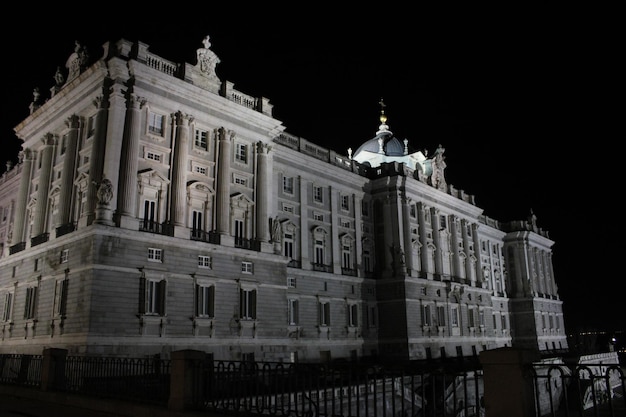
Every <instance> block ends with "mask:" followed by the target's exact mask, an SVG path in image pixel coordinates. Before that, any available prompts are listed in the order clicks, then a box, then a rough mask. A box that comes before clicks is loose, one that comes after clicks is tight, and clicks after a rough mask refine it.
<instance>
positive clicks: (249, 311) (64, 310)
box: [0, 37, 567, 361]
mask: <svg viewBox="0 0 626 417" xmlns="http://www.w3.org/2000/svg"><path fill="white" fill-rule="evenodd" d="M197 56H198V62H197V63H196V64H195V65H191V64H186V63H185V64H182V65H178V64H175V63H173V62H170V61H167V60H166V59H164V58H161V57H159V56H156V55H154V54H152V53H151V52H150V51H149V48H148V46H147V45H145V44H143V43H141V42H139V43H131V42H128V41H126V40H120V41H118V42H115V43H106V44H105V45H104V54H103V55H102V57H101V58H99V59H97V60H96V61H95V62H90V60H89V57H88V54H87V51H85V50H84V48H82V47H81V46H80V45H79V44H77V45H76V50H75V51H74V53H72V54H71V56H70V58H69V59H68V61H67V71H66V72H63V73H58V74H57V76H56V77H55V79H56V85H54V86H53V87H52V88H51V90H50V97H49V98H47V99H46V100H43V99H42V98H41V95H40V94H39V92H36V94H35V95H34V100H33V103H32V105H31V114H30V115H29V116H28V117H27V118H26V119H25V120H24V121H23V122H22V123H20V124H19V125H18V126H17V127H16V128H15V131H16V133H17V135H18V137H19V138H20V139H21V140H22V141H23V145H22V151H21V153H20V160H19V163H18V164H17V165H16V166H14V167H10V169H9V170H8V171H7V172H6V173H5V174H4V175H3V176H2V178H1V179H0V209H1V214H2V222H1V224H0V243H1V244H2V247H1V249H2V250H1V257H0V308H1V309H2V310H1V311H2V317H0V330H1V334H0V353H35V354H38V353H40V352H41V350H42V349H43V348H44V347H59V348H66V349H69V351H70V353H73V354H102V355H123V356H141V355H155V354H160V355H163V356H168V355H169V353H170V352H171V351H175V350H181V349H196V350H202V351H206V352H208V353H211V354H213V356H214V357H215V358H216V359H251V358H254V359H255V360H266V361H278V360H279V361H295V360H300V361H319V360H330V359H335V358H361V357H369V356H379V357H386V358H387V357H395V358H402V359H429V358H440V357H442V356H446V357H454V356H470V355H475V354H477V353H478V352H480V351H482V350H485V349H493V348H497V347H502V346H515V347H522V348H536V349H539V350H559V349H566V348H567V341H566V336H565V332H564V321H563V313H562V302H561V301H560V299H559V296H558V291H557V287H556V284H555V281H554V274H553V270H552V260H551V256H552V252H551V247H552V245H553V243H554V242H553V241H552V240H550V239H549V237H548V234H547V233H546V232H545V231H543V230H541V229H540V228H538V227H537V225H536V221H535V218H534V216H533V215H532V213H531V216H530V217H529V218H528V219H525V220H521V221H517V222H508V223H501V222H499V221H497V220H494V219H491V218H488V217H486V216H484V215H483V214H482V212H483V210H482V209H481V208H479V207H477V206H476V205H475V204H474V197H473V196H471V195H467V194H465V193H464V192H463V191H462V190H457V189H455V188H454V187H453V186H452V185H450V184H447V183H446V180H445V169H446V166H445V157H444V151H445V150H444V149H443V147H439V148H438V149H435V150H433V152H432V155H425V154H423V153H422V152H413V151H411V150H410V149H411V148H412V147H410V146H409V143H408V141H406V140H405V141H400V140H398V139H397V138H395V137H394V136H393V133H392V132H391V131H390V128H389V126H388V125H387V124H386V116H385V114H384V106H383V107H382V111H381V124H380V128H379V130H378V132H375V134H374V137H373V138H372V139H370V140H367V141H365V142H364V143H363V145H362V146H360V147H359V148H358V149H357V150H356V151H354V152H352V150H348V155H340V154H337V153H335V152H334V151H332V150H328V149H326V148H323V147H321V146H318V145H315V144H314V143H313V142H310V141H308V140H305V139H304V138H300V137H296V136H293V135H290V134H289V133H287V132H286V131H285V127H284V126H283V125H282V123H281V122H280V121H279V120H277V119H275V118H273V117H272V105H271V104H270V102H269V100H267V99H266V98H254V97H251V96H248V95H246V94H244V93H242V92H239V91H237V90H235V89H234V88H233V84H232V83H231V82H228V81H221V80H220V79H219V78H218V77H217V75H216V73H215V67H216V65H217V64H218V63H219V59H218V58H217V56H215V54H214V53H213V52H212V51H211V50H210V43H209V42H208V37H207V38H206V39H205V40H204V47H203V48H200V49H198V50H197ZM381 104H382V103H381ZM373 133H374V132H373Z"/></svg>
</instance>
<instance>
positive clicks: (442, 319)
mask: <svg viewBox="0 0 626 417" xmlns="http://www.w3.org/2000/svg"><path fill="white" fill-rule="evenodd" d="M437 325H438V326H445V325H446V308H445V307H444V306H439V307H437Z"/></svg>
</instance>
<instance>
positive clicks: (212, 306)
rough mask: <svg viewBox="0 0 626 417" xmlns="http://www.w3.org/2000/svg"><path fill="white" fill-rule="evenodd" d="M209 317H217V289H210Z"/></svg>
mask: <svg viewBox="0 0 626 417" xmlns="http://www.w3.org/2000/svg"><path fill="white" fill-rule="evenodd" d="M208 302H209V317H215V287H214V286H213V285H211V286H210V287H209V301H208Z"/></svg>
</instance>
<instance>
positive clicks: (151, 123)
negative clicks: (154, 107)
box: [148, 112, 165, 136]
mask: <svg viewBox="0 0 626 417" xmlns="http://www.w3.org/2000/svg"><path fill="white" fill-rule="evenodd" d="M164 119H165V116H163V115H162V114H157V113H153V112H150V113H149V114H148V132H149V133H152V134H153V135H158V136H163V121H164Z"/></svg>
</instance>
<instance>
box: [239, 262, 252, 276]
mask: <svg viewBox="0 0 626 417" xmlns="http://www.w3.org/2000/svg"><path fill="white" fill-rule="evenodd" d="M252 266H253V265H252V262H248V261H243V262H242V263H241V272H242V273H244V274H252V273H253V272H254V271H253V270H252Z"/></svg>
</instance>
